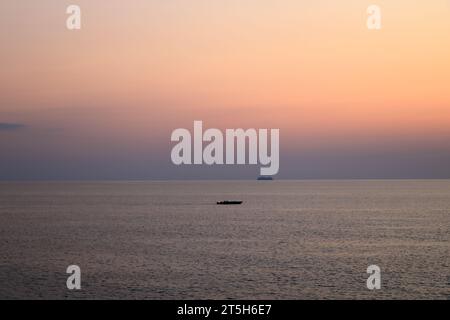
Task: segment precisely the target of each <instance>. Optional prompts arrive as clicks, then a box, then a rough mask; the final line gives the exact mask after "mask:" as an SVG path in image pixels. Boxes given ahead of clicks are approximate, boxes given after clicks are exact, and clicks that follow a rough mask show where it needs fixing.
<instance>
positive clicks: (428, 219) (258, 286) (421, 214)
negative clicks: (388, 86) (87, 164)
mask: <svg viewBox="0 0 450 320" xmlns="http://www.w3.org/2000/svg"><path fill="white" fill-rule="evenodd" d="M226 199H232V200H233V199H238V200H243V201H244V204H243V205H241V206H217V205H215V202H216V201H218V200H226ZM71 264H76V265H79V266H80V267H81V271H82V290H81V291H78V292H71V291H68V290H67V289H66V277H67V276H68V275H67V274H66V273H65V271H66V268H67V266H68V265H71ZM372 264H376V265H378V266H380V267H381V269H382V289H381V290H379V291H369V290H368V289H367V288H366V279H367V276H368V275H367V274H366V269H367V267H368V266H369V265H372ZM449 297H450V181H448V180H447V181H446V180H442V181H425V180H423V181H273V182H264V181H259V182H258V181H254V182H253V181H250V182H242V181H215V182H91V183H75V182H73V183H56V182H54V183H1V184H0V298H3V299H4V298H7V299H9V298H32V299H36V298H37V299H39V298H56V299H59V298H114V299H172V298H174V299H216V298H217V299H228V298H230V299H316V298H319V299H336V298H343V299H348V298H364V299H372V298H395V299H398V298H408V299H409V298H426V299H431V298H438V299H448V298H449Z"/></svg>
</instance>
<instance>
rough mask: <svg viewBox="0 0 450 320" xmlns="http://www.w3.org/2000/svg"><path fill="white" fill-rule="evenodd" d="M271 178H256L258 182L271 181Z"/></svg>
mask: <svg viewBox="0 0 450 320" xmlns="http://www.w3.org/2000/svg"><path fill="white" fill-rule="evenodd" d="M272 180H273V178H272V177H268V176H261V177H258V181H272Z"/></svg>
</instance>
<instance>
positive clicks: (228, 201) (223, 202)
mask: <svg viewBox="0 0 450 320" xmlns="http://www.w3.org/2000/svg"><path fill="white" fill-rule="evenodd" d="M242 202H243V201H232V200H225V201H217V204H218V205H223V206H229V205H237V204H242Z"/></svg>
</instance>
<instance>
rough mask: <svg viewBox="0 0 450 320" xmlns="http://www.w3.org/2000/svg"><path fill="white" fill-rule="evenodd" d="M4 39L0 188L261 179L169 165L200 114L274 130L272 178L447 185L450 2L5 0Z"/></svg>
mask: <svg viewBox="0 0 450 320" xmlns="http://www.w3.org/2000/svg"><path fill="white" fill-rule="evenodd" d="M71 4H77V5H79V6H80V8H81V12H82V28H81V30H76V31H69V30H67V28H66V19H67V17H68V15H67V14H66V8H67V6H69V5H71ZM371 4H376V5H379V7H380V8H381V10H382V11H381V12H382V28H381V30H368V28H367V26H366V20H367V17H368V15H367V12H366V10H367V8H368V6H369V5H371ZM0 43H1V50H0V66H1V68H0V70H1V71H0V180H36V179H38V180H99V179H108V180H115V179H125V180H133V179H224V178H226V179H241V178H246V179H247V178H249V179H253V178H255V177H256V176H257V175H258V174H259V168H260V166H259V165H257V166H213V167H205V166H180V167H178V166H174V165H173V164H172V162H171V159H170V153H171V149H172V147H173V145H174V144H173V143H172V142H171V141H170V136H171V132H172V131H173V130H175V129H177V128H188V129H190V130H192V126H193V122H194V121H195V120H202V121H203V123H204V126H205V127H207V128H220V129H222V130H225V129H226V128H269V129H270V128H278V129H280V172H279V175H278V178H280V179H372V178H374V179H384V178H392V179H403V178H405V179H415V178H439V179H442V178H450V165H449V164H450V59H449V57H450V1H447V0H430V1H419V0H408V1H406V0H396V1H381V0H371V1H365V0H343V1H332V0H315V1H299V0H283V1H274V0H270V1H269V0H195V1H194V0H170V1H166V0H129V1H126V2H125V1H120V0H108V1H103V0H89V1H88V0H71V1H65V0H40V1H34V0H2V1H1V2H0Z"/></svg>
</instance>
